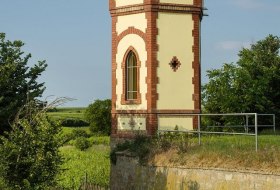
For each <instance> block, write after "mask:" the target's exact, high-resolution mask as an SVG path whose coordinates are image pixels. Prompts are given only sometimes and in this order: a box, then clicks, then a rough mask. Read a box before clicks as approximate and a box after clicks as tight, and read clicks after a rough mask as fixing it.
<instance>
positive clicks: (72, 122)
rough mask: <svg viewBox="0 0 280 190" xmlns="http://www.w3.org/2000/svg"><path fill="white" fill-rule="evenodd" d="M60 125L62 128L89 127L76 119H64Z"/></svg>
mask: <svg viewBox="0 0 280 190" xmlns="http://www.w3.org/2000/svg"><path fill="white" fill-rule="evenodd" d="M61 125H62V126H63V127H86V126H89V123H87V122H85V121H84V120H82V119H78V118H66V119H63V120H62V121H61Z"/></svg>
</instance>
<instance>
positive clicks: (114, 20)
mask: <svg viewBox="0 0 280 190" xmlns="http://www.w3.org/2000/svg"><path fill="white" fill-rule="evenodd" d="M111 2H115V1H114V0H111V1H110V6H113V3H111ZM117 21H118V18H117V17H112V112H115V111H116V101H117V92H116V87H117V77H116V70H117V63H116V56H117V41H116V40H117V31H116V25H117ZM116 120H117V116H116V115H114V114H112V128H111V133H112V134H114V133H116V132H117V121H116Z"/></svg>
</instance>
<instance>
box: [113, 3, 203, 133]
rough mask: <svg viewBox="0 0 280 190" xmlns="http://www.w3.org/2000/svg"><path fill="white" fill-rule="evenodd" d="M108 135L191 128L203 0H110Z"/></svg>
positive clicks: (197, 87) (194, 119)
mask: <svg viewBox="0 0 280 190" xmlns="http://www.w3.org/2000/svg"><path fill="white" fill-rule="evenodd" d="M110 13H111V17H112V137H120V138H127V137H131V136H132V135H133V134H134V132H133V131H135V130H140V131H141V132H143V133H144V134H147V135H154V134H155V133H156V131H157V130H158V129H174V128H175V127H178V128H179V129H193V128H196V127H197V122H198V121H197V117H193V116H180V115H179V114H191V113H200V111H201V107H200V101H201V94H200V85H201V84H200V83H201V82H200V29H201V27H200V23H201V20H202V17H203V0H110Z"/></svg>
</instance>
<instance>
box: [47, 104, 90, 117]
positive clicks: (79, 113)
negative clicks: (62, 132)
mask: <svg viewBox="0 0 280 190" xmlns="http://www.w3.org/2000/svg"><path fill="white" fill-rule="evenodd" d="M85 110H86V108H82V107H81V108H76V107H75V108H57V112H48V116H49V117H50V118H53V119H56V120H58V119H65V118H78V119H84V112H85Z"/></svg>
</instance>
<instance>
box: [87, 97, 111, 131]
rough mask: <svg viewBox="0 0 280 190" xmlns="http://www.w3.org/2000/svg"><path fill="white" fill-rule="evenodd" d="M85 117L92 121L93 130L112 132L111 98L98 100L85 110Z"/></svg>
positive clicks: (91, 127)
mask: <svg viewBox="0 0 280 190" xmlns="http://www.w3.org/2000/svg"><path fill="white" fill-rule="evenodd" d="M85 118H86V120H87V122H89V123H90V129H91V131H92V132H98V133H103V134H108V135H109V134H110V132H111V100H109V99H107V100H96V101H94V103H92V104H90V105H89V106H88V107H87V109H86V111H85Z"/></svg>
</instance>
